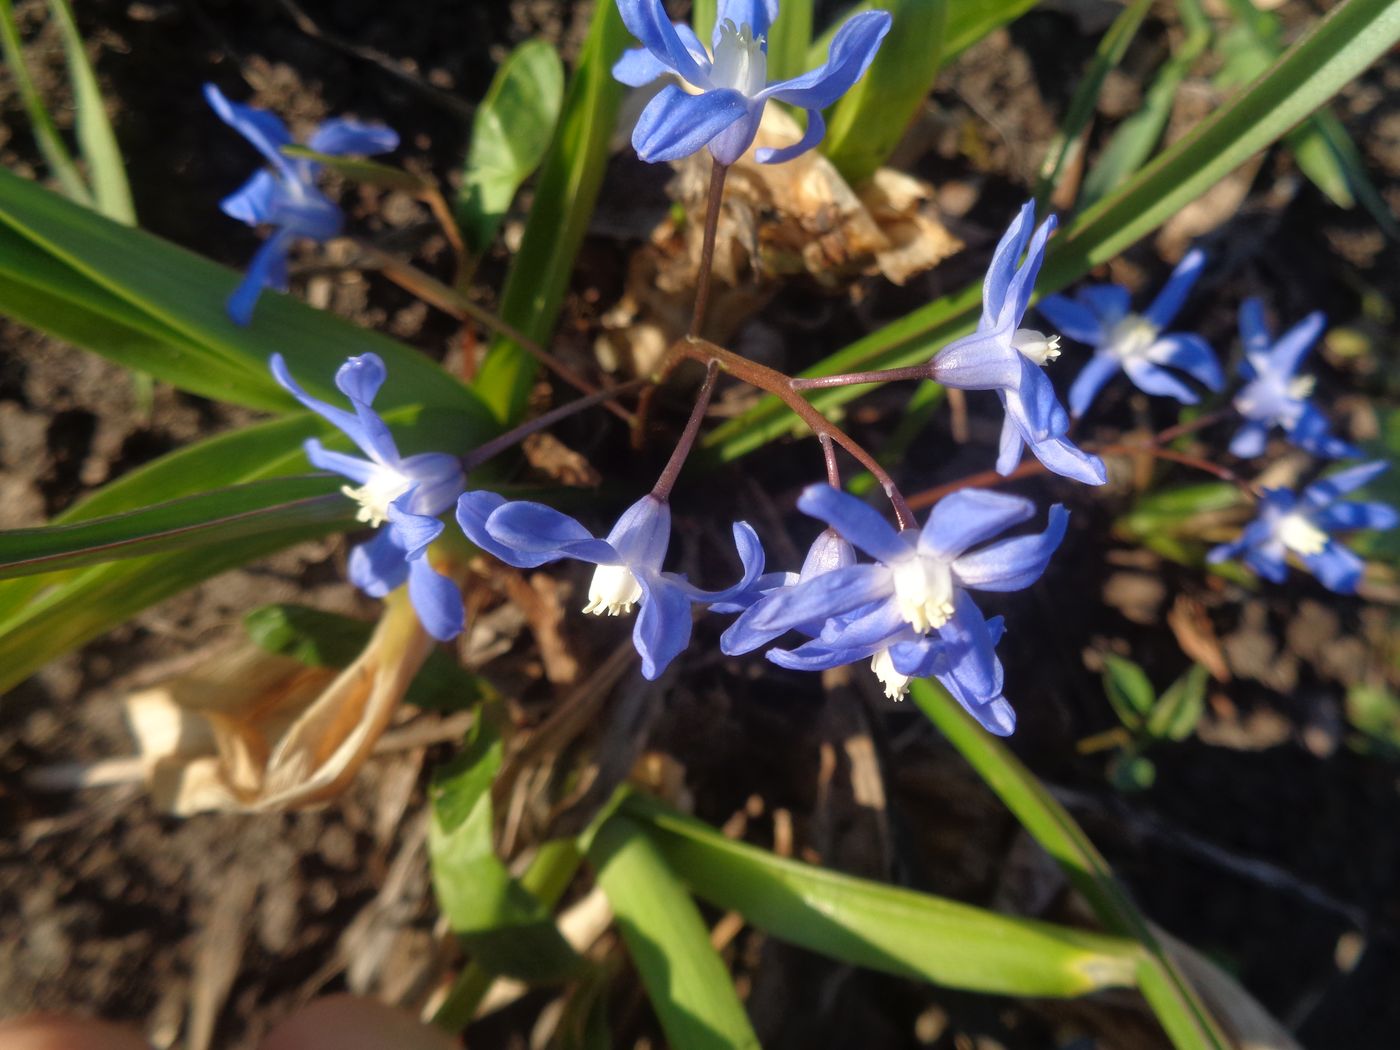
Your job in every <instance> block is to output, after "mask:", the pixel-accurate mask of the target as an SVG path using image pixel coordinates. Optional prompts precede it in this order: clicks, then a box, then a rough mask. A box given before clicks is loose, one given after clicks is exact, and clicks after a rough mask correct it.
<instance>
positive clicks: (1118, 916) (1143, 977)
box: [910, 681, 1230, 1050]
mask: <svg viewBox="0 0 1400 1050" xmlns="http://www.w3.org/2000/svg"><path fill="white" fill-rule="evenodd" d="M910 695H911V696H912V697H913V700H914V702H915V703H916V704H917V705H918V706H919V710H921V711H923V713H924V714H925V715H927V716H928V718H929V720H930V721H931V722H933V724H934V725H936V726H937V727H938V728H939V730H940V731H941V732H942V733H943V735H944V736H946V737H947V738H948V740H949V741H950V742H951V743H952V745H953V746H954V747H956V748H957V749H958V751H959V752H960V753H961V754H962V756H963V757H964V758H965V759H967V761H968V763H969V764H970V765H971V766H972V768H973V769H975V770H976V771H977V773H978V775H980V776H981V777H982V779H983V780H985V781H986V782H987V786H988V787H990V788H991V789H992V790H993V791H995V792H996V793H997V796H998V797H999V798H1000V799H1001V800H1002V801H1003V802H1004V803H1006V806H1007V808H1008V809H1010V810H1011V812H1012V813H1014V814H1015V815H1016V819H1017V820H1019V821H1020V822H1021V825H1022V826H1023V827H1024V828H1025V829H1026V830H1027V831H1029V832H1030V833H1031V835H1032V836H1034V837H1035V840H1036V841H1037V842H1039V843H1040V845H1041V846H1042V847H1043V848H1044V849H1045V851H1046V852H1047V853H1049V854H1050V856H1051V857H1053V858H1054V859H1055V862H1056V863H1058V864H1059V865H1060V867H1061V868H1062V869H1063V870H1064V872H1065V875H1066V876H1067V877H1068V878H1069V880H1070V882H1071V883H1072V884H1073V885H1074V887H1075V888H1076V889H1077V890H1079V892H1080V893H1082V894H1083V895H1084V897H1085V899H1086V900H1088V902H1089V904H1090V905H1091V906H1092V907H1093V909H1094V912H1095V913H1096V914H1097V915H1098V917H1099V921H1101V922H1102V923H1103V924H1104V925H1105V926H1107V927H1108V928H1109V929H1110V930H1112V931H1113V932H1114V933H1117V934H1120V935H1122V936H1124V937H1131V938H1132V939H1133V940H1135V941H1137V942H1138V943H1139V944H1140V945H1142V947H1143V950H1144V953H1143V955H1142V958H1141V964H1140V965H1139V967H1138V972H1137V984H1138V987H1139V988H1140V989H1141V990H1142V994H1143V995H1144V996H1145V997H1146V999H1147V1001H1148V1004H1149V1005H1150V1006H1151V1007H1152V1010H1153V1012H1154V1013H1155V1014H1156V1015H1157V1019H1158V1020H1159V1021H1161V1023H1162V1027H1163V1028H1165V1029H1166V1031H1167V1034H1168V1035H1169V1036H1170V1037H1171V1040H1172V1043H1173V1044H1174V1045H1175V1046H1176V1047H1178V1048H1179V1050H1230V1040H1229V1039H1228V1038H1226V1036H1225V1034H1224V1033H1223V1032H1222V1031H1221V1030H1220V1027H1219V1025H1217V1024H1216V1022H1215V1019H1214V1018H1213V1017H1212V1016H1211V1014H1210V1011H1209V1010H1208V1009H1207V1008H1206V1006H1205V1004H1204V1003H1203V1002H1202V1001H1201V998H1200V996H1199V994H1198V993H1197V992H1196V990H1195V989H1194V988H1193V987H1192V986H1191V984H1190V982H1189V981H1188V980H1187V979H1186V978H1185V977H1184V976H1183V975H1182V973H1181V972H1180V970H1178V969H1177V966H1176V964H1175V963H1174V962H1173V961H1172V959H1171V957H1170V956H1168V955H1167V953H1166V951H1165V950H1164V949H1163V948H1162V945H1161V943H1160V942H1159V941H1158V940H1157V938H1156V937H1155V936H1154V935H1153V933H1152V931H1151V929H1150V928H1149V927H1148V925H1147V921H1146V920H1145V919H1144V918H1143V917H1142V914H1141V913H1140V912H1139V911H1138V910H1137V908H1136V907H1135V906H1134V905H1133V902H1132V899H1131V898H1129V896H1128V895H1127V893H1126V891H1124V889H1123V887H1122V886H1121V885H1120V884H1119V882H1118V880H1117V879H1116V878H1114V876H1113V871H1112V869H1111V868H1109V866H1108V862H1107V861H1106V860H1104V859H1103V856H1102V855H1101V854H1100V853H1099V851H1098V850H1097V849H1095V848H1094V844H1093V843H1092V842H1091V841H1090V840H1089V836H1088V835H1086V834H1084V831H1083V829H1082V828H1080V827H1079V825H1078V824H1076V823H1075V821H1074V818H1073V817H1071V816H1070V815H1069V814H1068V813H1067V812H1066V811H1065V808H1064V807H1063V806H1061V805H1060V804H1059V803H1058V802H1056V801H1055V800H1054V799H1053V798H1051V797H1050V796H1049V795H1048V794H1047V793H1046V791H1045V789H1044V788H1042V787H1041V786H1040V783H1039V782H1038V781H1037V780H1036V779H1035V777H1034V776H1032V775H1031V773H1030V771H1029V770H1028V769H1026V767H1025V766H1023V765H1022V764H1021V762H1020V761H1019V760H1018V759H1017V758H1016V756H1015V755H1013V754H1012V753H1011V752H1010V751H1009V750H1008V749H1007V748H1006V747H1005V746H1004V745H1003V744H1002V743H1001V742H1000V741H999V740H997V739H996V738H995V737H992V736H990V735H988V734H987V732H986V731H985V730H983V729H982V728H981V727H980V726H978V725H977V724H976V723H975V722H974V721H973V720H972V718H971V717H969V716H968V715H967V714H966V713H965V712H964V711H963V710H962V708H960V707H959V706H958V705H957V703H956V702H955V701H954V700H953V699H952V698H951V697H950V696H948V694H947V693H945V692H943V690H942V689H940V688H939V687H937V686H935V685H933V684H932V683H930V682H927V681H919V682H915V683H913V685H912V686H911V689H910Z"/></svg>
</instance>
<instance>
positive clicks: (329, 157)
mask: <svg viewBox="0 0 1400 1050" xmlns="http://www.w3.org/2000/svg"><path fill="white" fill-rule="evenodd" d="M281 152H282V153H284V154H285V155H286V156H288V157H298V158H300V159H302V160H309V161H314V162H315V163H317V164H319V165H321V167H323V168H326V169H327V170H329V171H334V172H336V173H337V174H339V175H344V176H345V177H346V178H347V179H350V180H351V181H353V182H360V183H364V184H365V185H366V186H382V187H384V188H385V189H389V190H404V191H405V192H407V193H422V192H423V191H424V190H425V189H427V188H428V186H429V184H428V183H427V182H425V181H424V180H423V179H421V178H419V177H418V176H417V175H415V174H413V172H411V171H404V170H403V168H395V167H393V166H392V165H389V164H380V163H379V162H378V161H377V160H366V159H365V158H364V157H342V156H338V155H336V154H332V153H317V152H316V151H315V150H314V149H310V148H309V147H307V146H298V145H295V144H293V145H289V146H283V147H282V149H281Z"/></svg>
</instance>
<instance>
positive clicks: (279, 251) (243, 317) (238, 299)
mask: <svg viewBox="0 0 1400 1050" xmlns="http://www.w3.org/2000/svg"><path fill="white" fill-rule="evenodd" d="M204 97H205V99H206V100H208V102H209V105H211V106H212V107H213V108H214V112H215V113H217V114H218V115H219V118H220V119H221V120H222V121H223V122H224V123H225V124H227V125H229V127H231V128H233V129H234V130H235V131H237V132H238V133H239V134H240V135H242V136H243V137H244V138H245V139H247V140H248V141H249V142H250V143H252V145H253V147H254V148H255V149H256V150H257V151H258V152H259V153H261V154H262V155H263V156H264V157H265V158H266V159H267V162H268V163H269V164H271V165H272V167H271V168H263V169H262V170H261V171H259V172H258V173H257V174H255V175H254V176H253V177H252V178H251V179H249V180H248V181H247V182H246V183H244V184H243V186H242V188H241V189H239V190H238V191H237V192H236V193H233V194H230V195H229V196H228V197H225V198H224V199H223V201H222V202H221V203H220V204H219V207H220V208H221V209H222V210H223V212H224V214H225V215H228V216H230V217H232V218H235V219H238V220H240V221H241V222H246V223H247V224H248V225H249V226H262V225H264V224H266V225H269V226H273V227H275V229H274V231H273V234H272V236H271V237H269V238H268V239H267V240H266V241H264V242H263V246H262V247H261V248H259V249H258V251H257V254H256V255H254V256H253V261H252V263H250V264H249V266H248V274H247V276H246V277H244V278H243V283H242V284H240V285H239V286H238V288H237V289H236V290H235V291H234V293H233V294H232V295H231V296H229V300H228V315H229V317H231V318H232V319H233V320H234V321H235V322H236V323H238V324H241V325H246V324H248V323H249V322H250V321H251V320H252V318H253V307H254V306H255V305H256V304H257V301H258V295H259V294H260V293H261V292H262V290H263V289H264V288H275V289H277V290H278V291H283V292H285V291H286V290H287V252H288V251H289V250H290V249H291V245H292V241H293V239H295V238H297V237H309V238H311V239H312V240H313V241H325V240H329V239H330V238H332V237H334V236H335V235H336V234H338V233H339V232H340V228H341V226H342V225H343V224H344V221H345V217H344V216H343V215H342V214H341V213H340V209H339V208H337V207H336V206H335V204H334V203H332V202H331V200H330V198H329V197H327V196H326V195H325V194H324V193H322V192H321V191H320V190H319V189H317V188H316V175H317V172H318V171H319V170H320V165H319V164H317V163H315V162H314V161H311V160H307V159H305V158H304V157H288V156H286V155H285V154H284V153H282V147H283V146H289V145H291V144H292V136H291V133H290V132H289V131H288V130H287V126H286V125H285V124H283V123H282V121H281V119H280V118H279V117H278V116H277V115H276V114H274V113H269V112H268V111H267V110H265V109H255V108H254V107H252V106H243V105H239V104H238V103H237V102H230V101H229V100H228V99H227V98H225V97H224V94H223V92H221V91H220V90H219V89H218V88H216V87H215V86H214V85H213V84H205V85H204ZM398 144H399V137H398V135H396V134H395V133H394V132H393V131H392V130H391V129H389V128H385V127H371V126H369V125H366V124H359V123H356V122H355V121H353V120H328V121H326V122H325V123H324V124H322V125H321V126H320V127H319V128H317V129H316V130H315V132H313V133H312V135H311V138H310V139H309V140H308V142H307V147H308V148H310V149H312V150H315V151H316V152H317V153H327V154H331V155H334V156H339V155H341V154H345V153H365V154H374V153H387V152H388V151H389V150H392V149H395V148H396V147H397V146H398Z"/></svg>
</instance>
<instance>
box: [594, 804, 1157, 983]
mask: <svg viewBox="0 0 1400 1050" xmlns="http://www.w3.org/2000/svg"><path fill="white" fill-rule="evenodd" d="M619 813H620V814H622V815H624V816H625V817H627V818H630V819H631V820H635V821H637V822H638V823H641V824H643V825H644V826H645V828H646V829H647V833H648V834H649V835H651V836H652V837H653V838H654V839H655V841H656V844H657V845H658V846H659V847H660V849H661V851H662V854H663V855H664V856H665V858H666V860H667V862H668V863H669V864H670V866H671V867H672V869H674V870H675V871H676V872H678V873H679V874H680V875H681V876H682V877H683V878H684V879H685V881H686V882H687V883H688V884H689V885H690V887H691V888H692V889H693V890H694V891H695V892H696V894H697V895H699V896H700V897H702V898H704V899H705V900H708V901H709V902H710V903H712V904H714V905H716V906H717V907H720V908H726V909H731V910H733V911H737V912H739V913H740V914H741V915H743V916H744V918H745V919H747V920H748V921H749V922H751V923H752V924H753V925H755V926H757V927H758V928H759V929H762V930H766V931H767V932H768V933H770V934H772V935H773V936H775V937H778V938H780V939H782V940H785V941H790V942H791V943H793V944H798V945H801V946H802V947H804V948H808V949H810V950H812V951H815V952H820V953H821V954H823V955H827V956H830V957H831V958H834V959H840V960H842V961H843V962H848V963H851V964H853V965H856V966H865V967H869V968H871V969H874V970H879V971H882V972H884V973H892V974H895V975H897V976H900V977H908V978H913V979H915V980H924V981H929V982H931V983H933V984H938V985H942V986H944V987H948V988H962V989H966V990H969V991H977V992H990V993H994V994H998V995H1034V996H1061V997H1063V996H1076V995H1084V994H1086V993H1088V992H1092V991H1095V990H1097V989H1101V988H1109V987H1122V986H1130V985H1132V984H1133V983H1134V972H1135V970H1136V968H1137V966H1138V963H1139V961H1140V957H1141V953H1140V952H1139V950H1138V947H1137V945H1135V944H1133V943H1132V942H1131V941H1127V940H1124V939H1122V938H1118V937H1107V936H1104V935H1102V934H1096V933H1089V932H1086V931H1083V930H1074V929H1069V928H1067V927H1058V926H1052V925H1050V924H1049V923H1043V922H1036V921H1034V920H1030V919H1019V918H1015V917H1012V916H1007V915H998V914H996V913H995V912H989V911H985V910H983V909H981V908H975V907H973V906H971V905H968V904H962V903H959V902H957V901H950V900H947V899H944V898H942V897H934V896H931V895H928V894H922V893H915V892H913V891H911V890H906V889H902V888H900V887H897V886H887V885H884V884H882V883H878V882H872V881H870V880H868V879H858V878H855V877H854V876H851V875H843V874H841V873H840V872H835V871H829V870H827V869H825V868H819V867H816V866H814V865H811V864H804V863H802V862H800V861H794V860H786V859H784V858H782V857H778V856H775V855H773V854H771V853H768V852H766V851H764V850H761V849H757V848H755V847H753V846H748V845H745V844H743V843H741V842H735V841H734V840H732V839H729V838H726V837H725V836H724V835H722V834H720V833H719V832H717V831H715V830H714V829H713V828H709V827H707V826H705V825H704V824H702V823H700V822H699V821H696V820H694V819H692V818H690V817H686V816H683V815H681V814H679V813H675V812H674V811H671V810H669V809H667V808H666V807H665V806H663V805H662V804H661V803H659V802H657V801H655V800H652V799H648V798H646V797H643V796H630V797H628V798H627V799H626V800H624V801H623V803H622V806H621V807H620V809H619Z"/></svg>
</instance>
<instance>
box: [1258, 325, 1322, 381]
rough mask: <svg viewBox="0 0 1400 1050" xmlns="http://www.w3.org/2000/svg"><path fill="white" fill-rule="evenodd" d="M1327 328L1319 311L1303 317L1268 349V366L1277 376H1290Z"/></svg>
mask: <svg viewBox="0 0 1400 1050" xmlns="http://www.w3.org/2000/svg"><path fill="white" fill-rule="evenodd" d="M1326 327H1327V315H1326V314H1324V313H1322V312H1321V311H1320V310H1318V311H1314V312H1313V313H1310V314H1308V316H1307V317H1304V318H1303V319H1302V320H1301V321H1299V322H1298V323H1297V324H1295V325H1294V326H1293V327H1292V328H1290V329H1289V330H1288V331H1286V332H1284V333H1283V335H1281V336H1279V338H1278V342H1276V343H1274V345H1273V346H1272V347H1270V348H1269V366H1270V368H1271V369H1272V370H1273V371H1274V372H1275V373H1277V374H1278V375H1283V376H1291V375H1292V374H1293V373H1294V372H1296V371H1297V370H1298V366H1299V365H1300V364H1302V363H1303V358H1304V357H1306V356H1307V354H1308V351H1309V350H1311V349H1312V347H1313V344H1314V343H1316V342H1317V340H1318V337H1319V336H1321V335H1322V330H1323V329H1324V328H1326Z"/></svg>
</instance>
